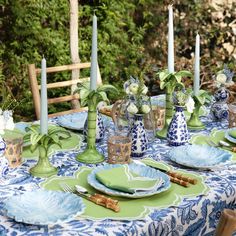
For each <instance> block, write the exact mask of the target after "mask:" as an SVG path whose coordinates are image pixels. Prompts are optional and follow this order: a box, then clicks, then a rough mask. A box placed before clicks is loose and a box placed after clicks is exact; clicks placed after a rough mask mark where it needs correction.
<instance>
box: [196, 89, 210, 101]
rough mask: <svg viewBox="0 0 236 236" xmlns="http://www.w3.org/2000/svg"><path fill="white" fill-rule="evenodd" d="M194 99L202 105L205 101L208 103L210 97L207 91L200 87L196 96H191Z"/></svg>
mask: <svg viewBox="0 0 236 236" xmlns="http://www.w3.org/2000/svg"><path fill="white" fill-rule="evenodd" d="M193 98H194V100H195V101H196V100H197V102H199V103H200V104H201V105H204V104H205V103H210V102H211V100H212V98H211V95H210V94H209V92H207V91H205V90H203V89H201V90H199V93H198V95H197V96H193Z"/></svg>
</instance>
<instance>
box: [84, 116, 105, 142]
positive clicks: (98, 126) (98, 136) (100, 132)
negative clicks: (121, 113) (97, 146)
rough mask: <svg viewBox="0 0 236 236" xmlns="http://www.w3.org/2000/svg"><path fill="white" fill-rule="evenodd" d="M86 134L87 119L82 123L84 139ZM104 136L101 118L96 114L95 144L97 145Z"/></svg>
mask: <svg viewBox="0 0 236 236" xmlns="http://www.w3.org/2000/svg"><path fill="white" fill-rule="evenodd" d="M87 133H88V117H87V119H86V121H85V123H84V130H83V135H84V137H85V138H86V137H87ZM104 135H105V126H104V123H103V120H102V116H101V114H100V113H99V112H97V123H96V143H99V142H100V141H101V140H102V139H103V138H104Z"/></svg>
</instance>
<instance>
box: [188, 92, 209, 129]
mask: <svg viewBox="0 0 236 236" xmlns="http://www.w3.org/2000/svg"><path fill="white" fill-rule="evenodd" d="M193 100H194V102H195V108H194V110H193V113H192V114H191V117H190V119H189V120H188V122H187V125H188V128H189V129H190V130H201V129H204V128H205V125H204V124H203V123H202V122H201V120H200V118H199V111H200V108H201V106H202V105H203V104H202V103H201V102H200V101H199V99H198V98H197V97H196V96H194V97H193Z"/></svg>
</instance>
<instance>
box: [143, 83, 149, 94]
mask: <svg viewBox="0 0 236 236" xmlns="http://www.w3.org/2000/svg"><path fill="white" fill-rule="evenodd" d="M147 92H148V87H147V86H146V85H143V89H142V94H143V95H146V94H147Z"/></svg>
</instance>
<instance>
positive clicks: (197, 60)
mask: <svg viewBox="0 0 236 236" xmlns="http://www.w3.org/2000/svg"><path fill="white" fill-rule="evenodd" d="M199 87H200V36H199V34H197V36H196V46H195V62H194V83H193V94H194V95H195V96H198V94H199Z"/></svg>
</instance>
